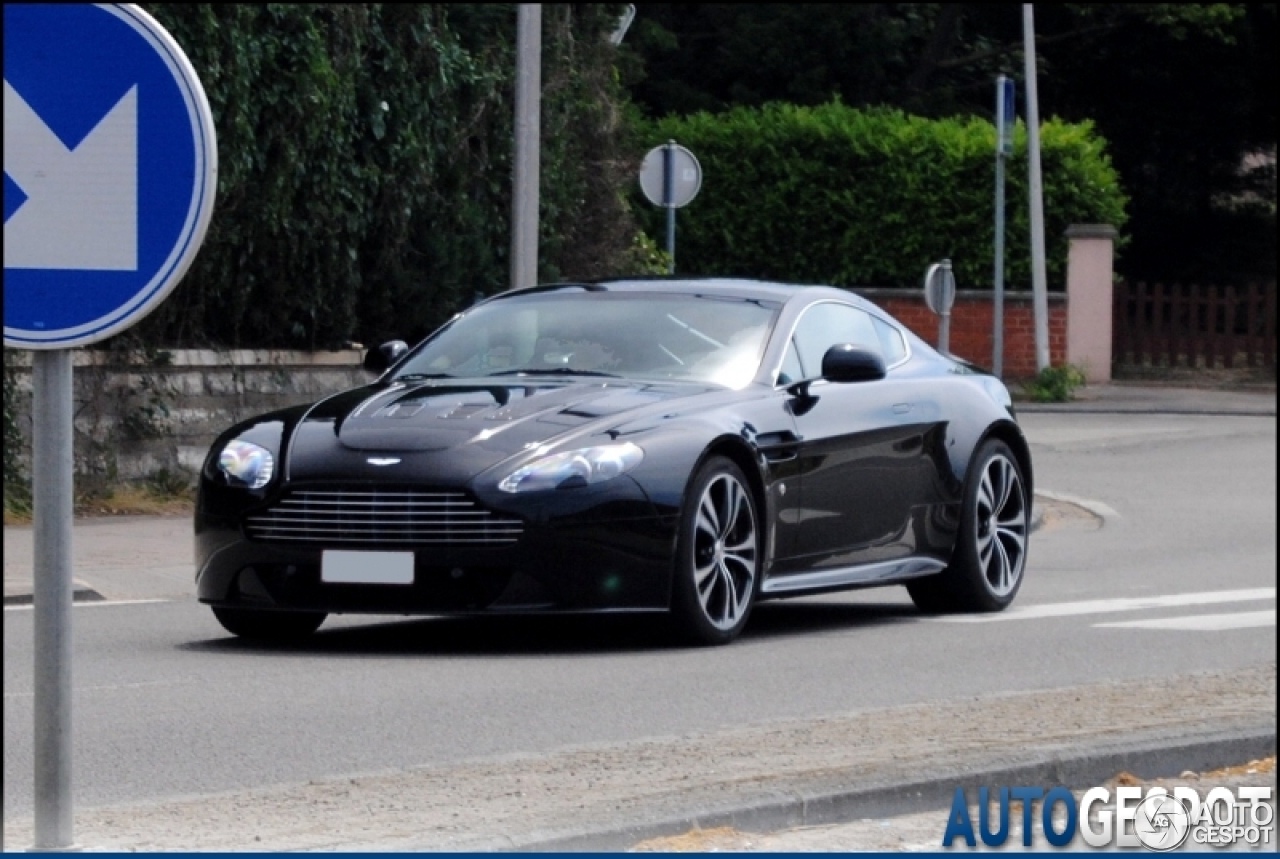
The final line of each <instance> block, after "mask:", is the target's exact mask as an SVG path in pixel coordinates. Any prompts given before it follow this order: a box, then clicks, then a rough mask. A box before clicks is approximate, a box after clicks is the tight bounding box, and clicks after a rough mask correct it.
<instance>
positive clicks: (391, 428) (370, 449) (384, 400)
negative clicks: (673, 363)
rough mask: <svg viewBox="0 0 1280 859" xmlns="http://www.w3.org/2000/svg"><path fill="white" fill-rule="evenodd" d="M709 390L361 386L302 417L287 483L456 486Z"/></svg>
mask: <svg viewBox="0 0 1280 859" xmlns="http://www.w3.org/2000/svg"><path fill="white" fill-rule="evenodd" d="M717 392H718V393H721V394H724V393H728V392H725V391H724V389H722V388H713V387H709V386H704V385H698V384H684V383H648V382H631V381H627V380H615V379H609V380H603V379H601V380H594V379H593V380H590V381H582V380H560V379H556V380H550V381H532V380H528V379H519V380H505V379H504V380H501V381H494V380H478V381H470V382H462V381H458V382H453V381H450V382H440V381H432V382H425V383H407V384H406V383H398V382H397V383H392V384H389V385H388V384H376V385H370V386H367V387H364V388H357V389H354V390H351V391H347V392H345V393H342V394H339V395H336V396H334V397H330V398H329V399H326V400H323V401H321V402H320V403H317V404H316V405H315V406H313V407H312V408H311V409H310V410H309V411H308V412H307V414H306V415H305V416H304V417H303V418H302V420H301V421H300V423H299V424H298V426H297V428H296V430H295V432H294V435H293V440H292V444H291V445H290V453H289V458H288V467H289V477H290V479H291V480H298V479H337V478H343V479H347V478H353V477H354V478H359V477H361V476H362V475H365V474H368V475H369V476H370V477H372V476H374V475H379V477H380V479H397V478H403V479H412V478H418V479H420V478H421V477H422V476H423V474H424V472H428V473H429V475H430V477H431V478H433V479H441V480H447V481H455V480H465V479H469V478H471V477H473V476H475V475H476V474H479V473H480V472H482V471H484V470H485V469H488V468H490V467H492V466H494V465H497V464H498V463H499V462H502V461H503V460H506V459H508V458H510V457H511V456H513V455H515V454H518V453H521V452H522V451H527V450H531V449H534V448H536V447H539V446H541V445H544V444H549V443H552V442H555V441H557V440H561V439H562V438H563V437H564V436H566V435H570V434H573V433H574V432H576V431H581V430H589V429H590V428H591V425H592V424H596V423H599V424H600V425H601V426H600V427H599V429H600V431H603V430H605V429H608V428H609V427H610V426H613V425H614V424H616V423H618V422H620V421H623V420H628V421H629V420H632V419H634V418H637V417H642V416H643V415H644V414H645V413H646V412H648V411H650V410H652V411H655V412H657V413H664V414H665V413H666V412H667V411H669V406H670V403H671V401H673V400H687V399H689V398H699V397H700V396H704V395H712V396H713V397H714V395H715V393H717ZM717 399H718V398H717ZM391 460H395V462H391ZM379 462H381V463H385V465H379V464H378V463H379ZM392 466H396V467H394V468H393V467H392ZM370 469H373V470H372V471H370ZM379 469H382V470H379Z"/></svg>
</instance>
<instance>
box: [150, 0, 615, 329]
mask: <svg viewBox="0 0 1280 859" xmlns="http://www.w3.org/2000/svg"><path fill="white" fill-rule="evenodd" d="M146 7H147V9H148V10H149V11H150V12H151V13H152V14H154V15H155V16H156V18H157V20H159V21H160V23H161V24H162V25H163V26H164V27H165V28H166V29H168V30H169V32H170V33H172V34H173V36H174V37H175V39H176V40H177V41H178V43H179V44H180V45H182V47H183V49H184V51H185V52H186V53H187V55H188V56H189V57H190V59H191V62H192V64H193V66H194V67H195V69H196V71H197V73H198V74H199V76H200V78H201V81H202V82H203V85H204V88H205V91H206V94H207V95H208V98H209V102H210V107H211V109H212V112H213V117H214V123H215V127H216V129H217V134H218V170H219V176H218V196H217V199H216V201H215V204H214V214H213V220H212V223H211V225H210V228H209V232H208V235H207V237H206V239H205V243H204V246H203V247H202V249H201V251H200V254H199V255H198V256H197V258H196V260H195V262H194V264H193V265H192V268H191V270H190V271H189V272H188V274H187V275H186V277H185V279H184V280H183V282H182V283H181V284H180V285H179V286H178V288H177V289H176V290H175V291H174V293H173V294H172V295H171V296H170V297H169V299H167V300H166V301H165V302H164V303H163V304H162V305H161V306H160V307H159V308H158V309H157V310H156V311H155V312H154V313H153V314H152V315H151V316H150V317H149V318H148V319H146V320H144V321H143V322H142V323H141V325H140V327H139V329H138V330H139V332H140V333H141V335H142V336H143V338H144V339H145V340H147V341H148V342H152V343H162V344H164V345H168V346H202V345H215V346H222V347H231V348H243V347H255V348H264V347H283V348H305V349H316V348H331V347H336V346H340V345H342V344H343V343H345V342H346V341H348V340H352V339H354V340H360V341H363V342H379V341H380V340H384V339H389V338H391V337H392V336H396V337H403V338H406V339H415V338H417V337H420V336H422V335H424V334H426V333H427V332H428V331H430V330H431V329H432V328H433V327H434V326H435V325H437V324H438V323H439V322H440V321H442V320H443V319H445V318H447V317H448V316H449V315H450V314H452V313H453V312H454V311H456V310H457V309H459V307H460V306H465V305H467V304H470V303H471V302H472V301H473V299H474V297H475V296H476V295H477V294H490V293H493V292H495V291H499V290H501V289H505V288H506V286H507V280H508V262H507V257H508V248H509V242H510V230H509V222H510V211H511V169H510V163H511V148H512V147H511V140H512V124H513V117H512V112H513V107H512V97H513V75H514V43H515V10H514V9H513V8H512V7H511V6H509V5H503V4H492V5H491V4H345V5H329V4H299V5H291V4H146ZM543 20H544V24H543V31H544V36H543V54H544V67H546V68H547V69H548V72H547V74H546V76H545V80H544V99H543V105H542V118H543V139H544V148H543V152H542V173H543V181H542V221H541V223H542V232H543V242H544V248H543V253H542V259H541V263H542V270H541V272H540V273H541V274H542V276H543V278H551V277H579V276H584V275H585V276H589V275H591V274H593V273H596V272H597V271H599V270H601V269H603V268H606V267H610V266H613V265H616V264H618V262H619V260H621V259H623V258H625V256H626V254H627V253H628V252H629V251H628V249H629V247H630V245H631V241H632V232H633V227H632V225H631V222H630V221H629V220H628V218H627V216H626V210H625V206H624V203H623V201H622V200H621V199H620V198H619V195H618V193H617V184H616V183H617V181H618V179H617V171H618V170H621V169H624V168H625V165H623V164H621V160H620V159H619V158H618V157H617V152H616V142H615V141H616V139H617V137H618V134H619V129H618V124H617V122H616V121H614V120H613V118H612V114H614V113H616V112H617V109H618V108H617V105H618V103H619V102H620V100H621V98H622V96H621V90H620V88H619V85H618V84H617V81H616V79H615V77H614V74H613V69H612V57H613V55H614V54H616V48H614V46H612V45H610V44H609V43H608V41H607V39H606V38H605V34H606V33H607V32H608V31H609V30H610V29H612V27H613V26H614V24H615V22H616V9H614V7H611V6H607V5H599V4H583V5H561V6H549V7H546V10H545V13H544V16H543ZM602 165H616V166H614V169H613V171H612V172H610V171H608V170H604V169H602Z"/></svg>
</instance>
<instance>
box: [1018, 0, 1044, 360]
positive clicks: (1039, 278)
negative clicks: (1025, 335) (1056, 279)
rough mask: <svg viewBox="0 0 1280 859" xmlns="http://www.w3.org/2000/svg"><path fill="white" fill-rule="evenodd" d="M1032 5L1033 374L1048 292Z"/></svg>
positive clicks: (1028, 36) (1027, 38)
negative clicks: (1034, 341)
mask: <svg viewBox="0 0 1280 859" xmlns="http://www.w3.org/2000/svg"><path fill="white" fill-rule="evenodd" d="M1032 6H1033V4H1031V3H1024V4H1022V43H1023V46H1024V53H1025V54H1026V70H1027V156H1028V157H1027V162H1028V168H1027V169H1028V180H1029V184H1030V185H1031V298H1032V304H1033V307H1034V309H1035V326H1036V371H1037V372H1039V371H1040V370H1043V369H1044V368H1046V367H1048V366H1049V288H1048V284H1047V283H1046V278H1045V267H1044V183H1043V182H1042V180H1041V178H1040V104H1039V101H1038V97H1037V94H1036V32H1035V17H1034V13H1033V11H1032Z"/></svg>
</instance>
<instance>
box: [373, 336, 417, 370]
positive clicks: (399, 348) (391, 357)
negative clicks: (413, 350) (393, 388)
mask: <svg viewBox="0 0 1280 859" xmlns="http://www.w3.org/2000/svg"><path fill="white" fill-rule="evenodd" d="M408 351H409V344H408V343H406V342H404V341H403V340H390V341H388V342H386V343H383V344H382V345H381V346H379V347H378V348H377V349H370V350H369V351H368V352H366V353H365V356H364V368H365V369H366V370H368V371H369V372H371V373H378V374H381V373H384V372H386V369H387V368H388V367H390V366H391V365H392V364H394V363H395V362H396V361H399V360H400V359H401V358H403V357H404V354H405V353H406V352H408Z"/></svg>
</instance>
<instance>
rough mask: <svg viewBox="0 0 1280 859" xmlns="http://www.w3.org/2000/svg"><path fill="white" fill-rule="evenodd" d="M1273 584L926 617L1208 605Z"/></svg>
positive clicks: (950, 619)
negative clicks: (1258, 586)
mask: <svg viewBox="0 0 1280 859" xmlns="http://www.w3.org/2000/svg"><path fill="white" fill-rule="evenodd" d="M1275 598H1276V589H1275V588H1247V589H1244V590H1236V591H1202V592H1200V593H1191V594H1166V595H1163V596H1152V597H1119V598H1117V599H1109V600H1084V601H1081V602H1061V603H1046V604H1044V605H1029V606H1019V607H1015V608H1010V609H1006V610H1005V611H1002V612H1000V613H999V614H965V615H954V616H941V617H930V618H927V619H928V620H933V621H939V622H942V623H996V622H998V621H1005V620H1034V619H1037V618H1043V617H1070V616H1072V615H1078V614H1106V613H1108V612H1116V611H1141V610H1143V609H1148V608H1171V607H1176V606H1184V605H1197V606H1198V605H1209V604H1212V603H1224V602H1248V601H1251V600H1273V599H1275Z"/></svg>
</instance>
